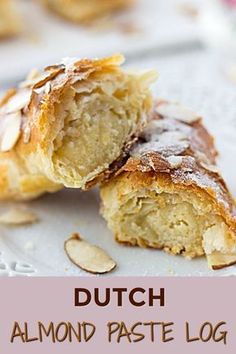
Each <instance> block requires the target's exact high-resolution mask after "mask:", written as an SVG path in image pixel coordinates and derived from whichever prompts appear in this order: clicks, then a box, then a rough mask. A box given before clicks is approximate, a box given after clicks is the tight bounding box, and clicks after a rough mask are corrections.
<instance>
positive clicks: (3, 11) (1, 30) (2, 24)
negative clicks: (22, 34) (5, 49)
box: [0, 0, 21, 39]
mask: <svg viewBox="0 0 236 354" xmlns="http://www.w3.org/2000/svg"><path fill="white" fill-rule="evenodd" d="M20 30H21V21H20V19H19V16H18V13H17V11H16V8H15V6H14V2H13V1H12V0H0V39H1V38H5V37H11V36H14V35H16V34H17V33H19V31H20Z"/></svg>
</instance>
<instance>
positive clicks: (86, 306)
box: [0, 277, 236, 354]
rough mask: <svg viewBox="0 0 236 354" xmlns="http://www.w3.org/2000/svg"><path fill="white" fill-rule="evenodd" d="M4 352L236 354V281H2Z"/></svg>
mask: <svg viewBox="0 0 236 354" xmlns="http://www.w3.org/2000/svg"><path fill="white" fill-rule="evenodd" d="M0 294H1V301H0V353H1V354H42V353H45V354H52V353H53V354H65V353H67V354H75V353H76V354H77V353H83V354H91V353H103V354H111V353H112V354H118V353H119V354H120V353H127V354H131V353H135V354H143V353H148V354H154V353H155V354H156V353H161V354H177V353H178V354H179V353H181V354H190V353H191V354H199V353H206V354H211V353H214V354H224V353H227V354H235V352H236V310H235V303H236V279H235V278H234V277H227V278H214V279H212V278H157V277H155V278H152V277H122V278H118V277H112V278H110V277H103V278H100V277H88V278H87V277H86V278H85V277H80V278H75V277H74V278H14V279H13V278H2V279H0Z"/></svg>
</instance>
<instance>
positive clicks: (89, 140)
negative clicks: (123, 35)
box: [0, 55, 156, 199]
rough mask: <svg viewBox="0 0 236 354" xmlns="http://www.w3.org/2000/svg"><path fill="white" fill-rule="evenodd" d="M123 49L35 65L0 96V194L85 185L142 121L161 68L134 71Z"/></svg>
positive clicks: (21, 195) (28, 194)
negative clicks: (96, 56)
mask: <svg viewBox="0 0 236 354" xmlns="http://www.w3.org/2000/svg"><path fill="white" fill-rule="evenodd" d="M122 62H123V56H121V55H115V56H113V57H110V58H105V59H100V60H98V59H95V60H89V59H84V60H78V59H70V60H69V59H66V60H64V61H63V63H61V64H59V65H52V66H49V67H47V68H46V69H45V70H44V72H42V73H38V72H35V71H33V72H32V73H31V75H30V76H29V77H28V78H27V80H26V81H25V82H23V83H22V84H21V85H20V87H18V88H17V89H13V90H9V91H8V92H7V93H6V95H5V97H4V98H3V99H2V101H1V103H0V199H30V198H33V197H36V196H38V195H40V194H42V193H44V192H53V191H55V190H58V189H60V188H62V187H64V186H65V187H71V188H83V189H86V188H88V187H90V186H92V185H93V184H95V183H96V182H98V181H99V180H100V179H103V178H104V176H105V175H106V174H107V173H109V168H111V165H112V164H113V163H114V162H115V161H116V160H117V159H118V158H120V157H121V156H122V155H123V154H125V151H126V149H128V148H129V147H130V145H132V143H133V141H134V140H135V137H136V135H137V134H139V133H140V131H141V130H142V129H143V125H144V124H145V123H146V118H147V115H148V113H149V111H150V109H151V107H152V96H151V93H150V90H149V85H150V83H151V82H152V81H153V80H155V77H156V74H155V73H153V72H146V73H142V74H135V73H128V72H126V71H123V70H122V69H121V68H120V64H121V63H122Z"/></svg>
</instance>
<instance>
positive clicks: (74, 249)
mask: <svg viewBox="0 0 236 354" xmlns="http://www.w3.org/2000/svg"><path fill="white" fill-rule="evenodd" d="M65 251H66V254H67V256H68V257H69V259H70V260H71V261H72V262H73V263H74V264H75V265H77V266H78V267H80V268H81V269H83V270H85V271H87V272H89V273H93V274H104V273H108V272H110V271H112V270H113V269H114V268H115V267H116V262H115V261H114V260H113V259H112V258H111V257H110V256H109V255H108V254H107V253H106V252H105V251H104V250H103V249H101V248H100V247H98V246H95V245H92V244H90V243H89V242H87V241H85V240H83V239H81V237H80V235H79V234H77V233H76V234H73V235H72V236H71V238H69V239H68V240H67V241H66V242H65Z"/></svg>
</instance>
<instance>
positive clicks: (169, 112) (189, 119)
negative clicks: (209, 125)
mask: <svg viewBox="0 0 236 354" xmlns="http://www.w3.org/2000/svg"><path fill="white" fill-rule="evenodd" d="M156 112H157V113H158V114H160V115H161V116H163V117H165V118H172V119H179V120H181V121H183V122H185V123H193V122H195V121H197V120H199V119H200V117H199V115H197V114H196V113H195V112H194V111H192V110H191V109H190V108H188V107H185V106H182V105H181V104H179V103H174V102H164V101H163V102H160V103H159V104H158V105H157V106H156Z"/></svg>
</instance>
